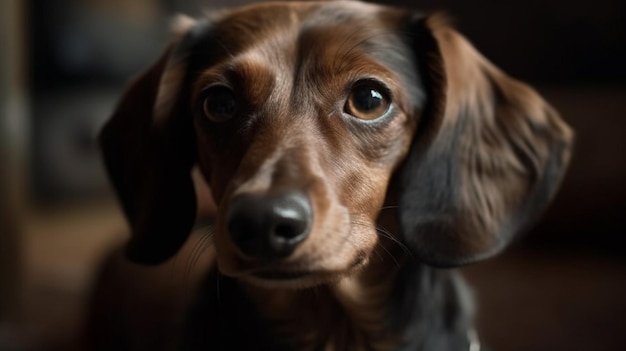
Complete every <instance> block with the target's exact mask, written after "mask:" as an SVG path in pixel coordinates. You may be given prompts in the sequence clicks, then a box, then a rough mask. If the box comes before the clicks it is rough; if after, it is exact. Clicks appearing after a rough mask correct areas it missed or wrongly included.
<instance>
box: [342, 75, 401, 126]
mask: <svg viewBox="0 0 626 351" xmlns="http://www.w3.org/2000/svg"><path fill="white" fill-rule="evenodd" d="M390 105H391V101H390V99H389V97H388V94H387V92H386V89H385V88H383V87H382V86H381V85H380V84H378V83H376V82H373V81H362V82H357V83H356V84H354V85H353V86H352V89H351V91H350V95H349V96H348V100H347V101H346V105H345V106H344V112H345V113H347V114H350V115H352V116H354V117H356V118H359V119H364V120H373V119H376V118H378V117H381V116H383V115H384V114H385V112H387V110H388V109H389V106H390Z"/></svg>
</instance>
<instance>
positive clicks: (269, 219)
mask: <svg viewBox="0 0 626 351" xmlns="http://www.w3.org/2000/svg"><path fill="white" fill-rule="evenodd" d="M172 37H173V39H172V41H171V43H170V44H169V45H168V47H167V49H166V50H165V53H164V54H163V55H162V57H161V58H160V59H159V60H158V61H157V62H156V63H155V64H154V65H153V66H152V67H150V68H149V69H148V70H147V71H146V72H145V73H143V74H142V75H140V76H139V77H137V78H136V79H135V80H134V81H133V82H132V83H131V85H130V87H129V88H128V90H127V91H126V93H125V95H124V96H123V98H122V100H121V102H120V104H119V105H118V107H117V110H116V111H115V113H114V114H113V116H112V118H111V119H110V120H109V121H108V122H107V123H106V125H105V126H104V128H103V130H102V132H101V134H100V143H101V148H102V152H103V158H104V162H105V165H106V168H107V170H108V173H109V177H110V179H111V181H112V184H113V186H114V188H115V190H116V192H117V194H118V197H119V200H120V203H121V205H122V209H123V211H124V214H125V216H126V218H127V219H128V222H129V224H130V227H131V231H132V235H131V238H130V241H129V243H128V245H127V247H126V256H127V257H128V259H129V260H131V261H132V262H136V263H141V264H146V265H158V264H161V263H163V262H165V261H167V260H168V259H170V258H171V257H172V256H173V255H175V254H176V252H178V251H179V250H180V248H181V246H182V245H183V244H184V243H185V241H186V240H187V238H188V235H189V233H190V232H191V230H192V228H193V225H194V219H195V216H196V203H197V199H196V192H195V191H194V187H193V183H192V180H191V175H190V172H191V170H192V169H193V168H194V167H196V166H197V167H198V168H199V169H200V171H201V173H202V176H203V178H204V180H205V181H206V183H207V184H208V186H209V188H210V193H211V196H212V200H214V201H215V204H216V205H217V209H216V214H215V218H214V222H213V224H212V225H211V229H210V233H209V234H207V238H209V239H210V250H213V252H214V260H213V261H212V263H211V264H210V267H209V268H208V271H207V273H206V275H205V277H203V279H202V286H201V287H199V288H198V291H197V292H196V298H195V300H194V302H193V303H192V304H191V305H190V306H189V308H188V310H187V313H186V314H185V317H184V323H183V325H182V326H181V328H180V335H179V337H178V342H177V345H178V346H177V348H178V349H181V350H195V349H202V350H327V351H330V350H335V351H344V350H380V351H382V350H390V351H391V350H407V351H408V350H424V351H427V350H437V351H443V350H446V351H447V350H450V351H465V350H470V351H477V350H479V349H480V346H479V341H478V340H477V338H476V336H475V332H474V329H473V326H472V315H473V307H472V304H471V298H470V295H469V294H468V292H467V289H466V288H465V286H464V283H463V281H462V279H461V278H459V276H458V274H457V273H455V271H454V270H450V269H443V268H452V267H458V266H461V265H466V264H470V263H473V262H477V261H480V260H484V259H486V258H489V257H491V256H493V255H495V254H497V253H499V252H501V251H502V250H503V249H504V248H505V247H506V245H507V244H508V243H510V242H511V241H512V240H513V239H514V238H515V237H516V234H517V233H519V232H520V231H522V230H524V229H526V228H528V226H529V225H530V224H532V223H533V221H535V220H536V219H537V218H538V216H539V215H540V214H541V212H542V211H543V210H544V209H545V208H546V206H547V204H548V203H549V201H550V200H551V199H552V198H553V196H554V194H555V192H556V190H557V188H558V185H559V183H560V180H561V179H562V177H563V175H564V172H565V170H566V168H567V164H568V161H569V159H570V154H571V149H572V144H573V139H574V133H573V131H572V130H571V129H570V128H569V127H568V125H567V124H566V123H565V122H564V121H563V120H562V119H561V118H560V117H559V115H558V113H557V112H556V111H555V110H554V109H553V108H552V107H550V106H549V105H548V104H547V103H546V102H545V101H544V100H543V99H542V98H541V97H540V96H539V95H538V94H537V93H536V92H535V91H534V90H533V89H532V88H530V87H529V86H528V85H526V84H524V83H521V82H519V81H517V80H515V79H513V78H511V77H509V76H507V75H506V74H505V73H503V72H502V71H501V70H500V69H498V68H497V67H496V66H494V65H493V64H492V63H490V62H489V61H488V60H487V59H486V58H484V57H483V56H482V55H481V54H480V53H479V52H477V50H476V49H475V48H474V47H473V46H472V45H471V44H470V43H469V41H468V40H467V39H465V38H464V37H463V36H462V35H461V34H460V33H458V32H457V31H456V30H455V29H454V28H453V26H452V25H451V24H450V21H449V20H447V19H446V17H445V16H442V15H438V14H435V15H426V14H420V13H414V12H411V11H406V10H403V9H399V8H393V7H387V6H381V5H375V4H367V3H361V2H356V1H336V2H325V1H322V2H316V1H312V2H270V3H261V4H255V5H248V6H244V7H239V8H235V9H231V10H226V11H222V12H219V13H217V14H212V15H207V16H205V17H204V18H201V19H191V18H188V17H185V16H181V17H179V18H178V19H177V20H176V21H175V25H174V29H173V35H172ZM209 239H207V240H209ZM140 343H141V342H140Z"/></svg>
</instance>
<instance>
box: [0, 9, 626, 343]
mask: <svg viewBox="0 0 626 351" xmlns="http://www.w3.org/2000/svg"><path fill="white" fill-rule="evenodd" d="M244 2H245V1H241V0H237V1H233V0H230V1H224V0H218V1H199V0H133V1H126V0H40V1H38V0H1V1H0V351H5V350H16V351H17V350H70V349H72V348H73V347H75V346H74V345H75V342H76V335H77V333H78V331H79V330H80V328H81V326H82V325H83V323H84V319H85V306H86V304H87V302H88V296H89V291H90V289H91V287H92V286H93V283H94V279H95V272H97V270H98V265H99V263H100V262H101V261H102V259H103V257H104V256H105V254H106V253H107V252H109V251H110V250H111V248H112V247H114V246H116V245H119V243H120V242H122V241H123V240H124V239H125V231H126V225H125V223H124V221H123V219H122V217H121V214H120V212H119V210H118V208H117V204H116V203H115V199H114V197H113V196H112V194H111V190H110V188H109V187H108V184H107V181H106V178H105V176H104V173H103V168H102V165H101V164H100V160H99V156H98V150H97V148H96V146H95V143H94V136H95V135H96V133H97V131H98V130H99V128H100V126H101V125H102V123H103V121H104V120H105V119H106V118H107V117H108V116H109V114H110V113H111V111H112V109H113V107H114V105H115V102H116V99H118V98H119V97H120V95H121V91H122V88H123V86H124V83H125V82H126V81H127V80H128V79H129V78H130V77H131V76H132V75H134V74H136V73H137V72H139V71H141V70H142V69H144V68H145V67H146V66H147V65H148V64H149V63H150V62H152V61H154V60H155V59H156V57H157V56H158V54H159V53H160V51H161V50H162V49H163V48H164V45H165V42H166V39H167V28H168V25H167V24H168V18H170V16H171V15H172V14H173V13H177V12H183V13H188V14H195V15H198V14H200V13H202V11H204V10H206V9H208V10H210V9H214V8H221V7H224V6H235V5H238V4H240V3H244ZM388 3H392V4H395V5H402V6H405V7H409V8H414V9H419V10H444V11H446V12H448V13H449V14H450V15H452V16H453V18H455V19H456V24H457V27H458V28H459V29H460V30H461V31H462V32H463V33H465V34H466V35H467V36H468V37H469V38H470V39H471V40H472V42H473V43H474V44H475V46H476V47H477V48H478V49H479V50H480V51H481V52H482V53H483V54H485V56H487V57H488V58H490V59H491V60H492V61H493V62H495V63H496V64H497V65H498V66H500V67H501V68H502V69H503V70H504V71H506V72H508V73H510V74H511V75H513V76H514V77H517V78H520V79H522V80H525V81H527V82H529V83H531V84H532V85H534V86H535V87H537V89H538V90H539V91H540V93H542V95H544V96H545V97H546V98H547V100H548V101H550V102H551V103H552V104H553V105H554V106H555V107H556V108H557V109H558V110H559V111H560V112H561V114H562V115H563V117H564V118H565V120H566V121H567V122H568V123H570V125H572V126H573V127H574V128H575V130H576V132H577V145H576V150H575V151H576V152H575V154H574V159H573V161H572V164H571V167H570V171H569V173H568V175H567V177H566V179H565V181H564V184H563V187H562V190H561V192H560V193H559V195H558V196H557V198H556V199H555V202H554V204H553V206H552V207H551V208H550V209H549V210H548V212H547V213H546V215H545V217H544V219H543V220H542V221H541V222H540V223H539V224H538V225H537V227H535V228H534V229H533V230H532V231H531V232H530V233H528V234H527V235H526V236H524V237H523V238H522V239H521V240H519V242H518V243H517V244H516V245H514V246H513V247H512V249H511V250H509V251H508V252H507V253H506V254H505V255H502V256H500V257H498V258H496V259H493V260H489V261H487V262H484V263H480V264H477V265H474V266H472V267H468V268H466V269H464V273H465V274H466V276H467V277H468V279H469V280H470V282H471V283H472V285H473V286H474V288H475V291H476V296H477V299H478V302H479V311H480V313H479V316H478V321H479V334H480V335H481V338H482V339H483V340H484V342H486V343H487V344H489V345H490V346H492V347H493V349H495V350H503V351H509V350H510V351H517V350H519V351H527V350H534V351H537V350H546V351H547V350H568V351H574V350H594V351H604V350H606V351H609V350H615V351H618V350H626V64H625V63H626V18H625V16H626V2H624V1H619V0H596V1H593V2H592V3H590V2H586V1H576V0H569V1H568V0H526V1H516V2H509V1H498V0H474V1H463V0H438V1H437V0H422V1H401V0H396V1H391V2H388Z"/></svg>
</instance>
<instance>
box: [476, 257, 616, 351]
mask: <svg viewBox="0 0 626 351" xmlns="http://www.w3.org/2000/svg"><path fill="white" fill-rule="evenodd" d="M464 271H465V273H466V276H467V278H468V280H469V281H470V283H471V285H472V286H473V287H474V289H475V293H476V298H477V302H478V311H479V313H478V330H479V333H480V335H481V339H482V340H483V341H484V342H485V343H486V344H487V345H489V346H490V347H492V348H493V349H494V350H501V351H528V350H533V351H544V350H545V351H554V350H563V351H566V350H567V351H578V350H580V351H583V350H585V351H588V350H593V351H620V350H626V333H625V332H624V330H625V328H626V302H625V301H624V297H626V264H625V262H624V261H619V260H609V259H605V258H601V257H597V256H591V255H586V254H581V253H578V252H554V251H548V252H533V251H519V252H514V253H511V254H509V255H506V256H503V257H501V258H498V259H495V260H492V261H489V262H485V263H482V264H478V265H476V266H472V267H469V268H467V269H465V270H464Z"/></svg>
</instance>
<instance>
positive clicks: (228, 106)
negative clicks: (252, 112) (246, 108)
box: [202, 86, 237, 122]
mask: <svg viewBox="0 0 626 351" xmlns="http://www.w3.org/2000/svg"><path fill="white" fill-rule="evenodd" d="M202 111H203V112H204V115H205V116H206V117H207V118H208V119H210V120H211V121H213V122H225V121H227V120H229V119H231V118H232V117H233V116H234V115H235V113H236V112H237V101H236V99H235V94H234V93H233V91H232V90H230V89H229V88H227V87H225V86H215V87H211V88H208V89H207V90H206V91H205V92H204V102H203V104H202Z"/></svg>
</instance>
